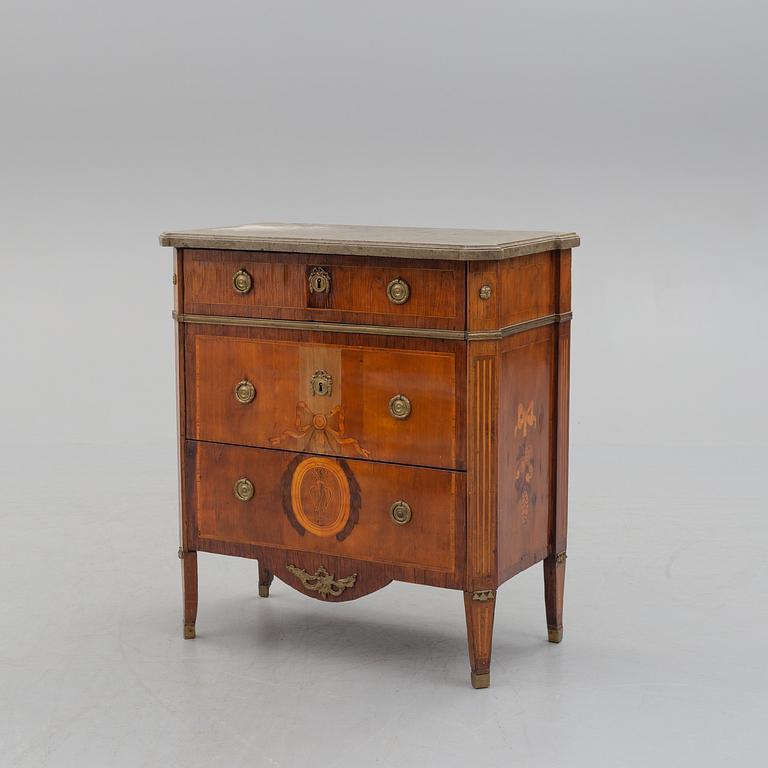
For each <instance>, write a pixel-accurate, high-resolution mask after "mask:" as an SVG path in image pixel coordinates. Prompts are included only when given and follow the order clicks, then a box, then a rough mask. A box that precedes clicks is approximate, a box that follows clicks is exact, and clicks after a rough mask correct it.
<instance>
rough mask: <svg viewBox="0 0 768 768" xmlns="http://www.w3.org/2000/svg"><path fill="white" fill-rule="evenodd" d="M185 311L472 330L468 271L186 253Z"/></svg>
mask: <svg viewBox="0 0 768 768" xmlns="http://www.w3.org/2000/svg"><path fill="white" fill-rule="evenodd" d="M183 265H184V266H183V277H184V312H185V313H188V314H197V315H228V316H233V317H258V318H274V319H280V320H304V321H307V320H309V321H321V322H323V321H325V322H337V323H358V324H366V325H391V326H398V327H405V328H435V329H441V330H443V329H445V330H456V331H462V330H464V321H465V311H464V295H465V294H464V290H465V280H466V270H465V265H464V264H463V263H461V262H455V261H432V260H429V261H419V260H410V259H376V258H371V257H365V256H314V255H311V254H293V253H262V252H247V251H216V250H196V249H185V250H184V253H183Z"/></svg>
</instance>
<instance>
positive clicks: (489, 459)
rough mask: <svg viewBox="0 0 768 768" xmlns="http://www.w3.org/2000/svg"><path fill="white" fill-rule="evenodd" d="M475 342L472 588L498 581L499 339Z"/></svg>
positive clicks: (471, 454)
mask: <svg viewBox="0 0 768 768" xmlns="http://www.w3.org/2000/svg"><path fill="white" fill-rule="evenodd" d="M469 347H470V352H469V356H470V364H469V370H470V375H469V386H468V389H469V399H468V408H469V427H468V428H469V456H468V486H469V497H468V508H467V558H468V568H467V574H468V579H469V581H468V584H469V587H470V588H471V589H487V588H491V587H495V586H496V546H495V540H496V514H497V509H496V507H497V472H498V456H497V449H498V446H497V435H496V417H497V413H498V381H497V357H496V348H497V344H496V342H477V343H475V342H473V343H471V344H470V345H469Z"/></svg>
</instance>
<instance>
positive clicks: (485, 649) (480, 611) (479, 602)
mask: <svg viewBox="0 0 768 768" xmlns="http://www.w3.org/2000/svg"><path fill="white" fill-rule="evenodd" d="M495 608H496V592H495V591H494V590H484V591H481V592H465V593H464V612H465V614H466V616H467V645H468V646H469V665H470V668H471V669H472V678H471V679H472V687H473V688H487V687H488V686H489V685H490V684H491V641H492V639H493V613H494V609H495Z"/></svg>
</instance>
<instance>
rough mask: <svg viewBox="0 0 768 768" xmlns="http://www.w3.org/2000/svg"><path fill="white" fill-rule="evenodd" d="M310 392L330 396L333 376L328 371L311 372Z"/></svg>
mask: <svg viewBox="0 0 768 768" xmlns="http://www.w3.org/2000/svg"><path fill="white" fill-rule="evenodd" d="M310 383H311V385H312V394H313V395H316V396H317V397H330V394H331V389H332V388H333V378H332V377H331V374H330V373H328V371H315V372H314V374H312V380H311V382H310Z"/></svg>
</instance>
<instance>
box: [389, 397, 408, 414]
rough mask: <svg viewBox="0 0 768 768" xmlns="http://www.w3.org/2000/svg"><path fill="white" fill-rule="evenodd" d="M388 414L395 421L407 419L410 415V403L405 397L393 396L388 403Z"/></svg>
mask: <svg viewBox="0 0 768 768" xmlns="http://www.w3.org/2000/svg"><path fill="white" fill-rule="evenodd" d="M389 413H390V415H391V416H392V418H395V419H407V418H408V417H409V416H410V415H411V401H410V400H409V399H408V398H407V397H406V396H405V395H395V396H394V397H393V398H392V399H391V400H390V401H389Z"/></svg>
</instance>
